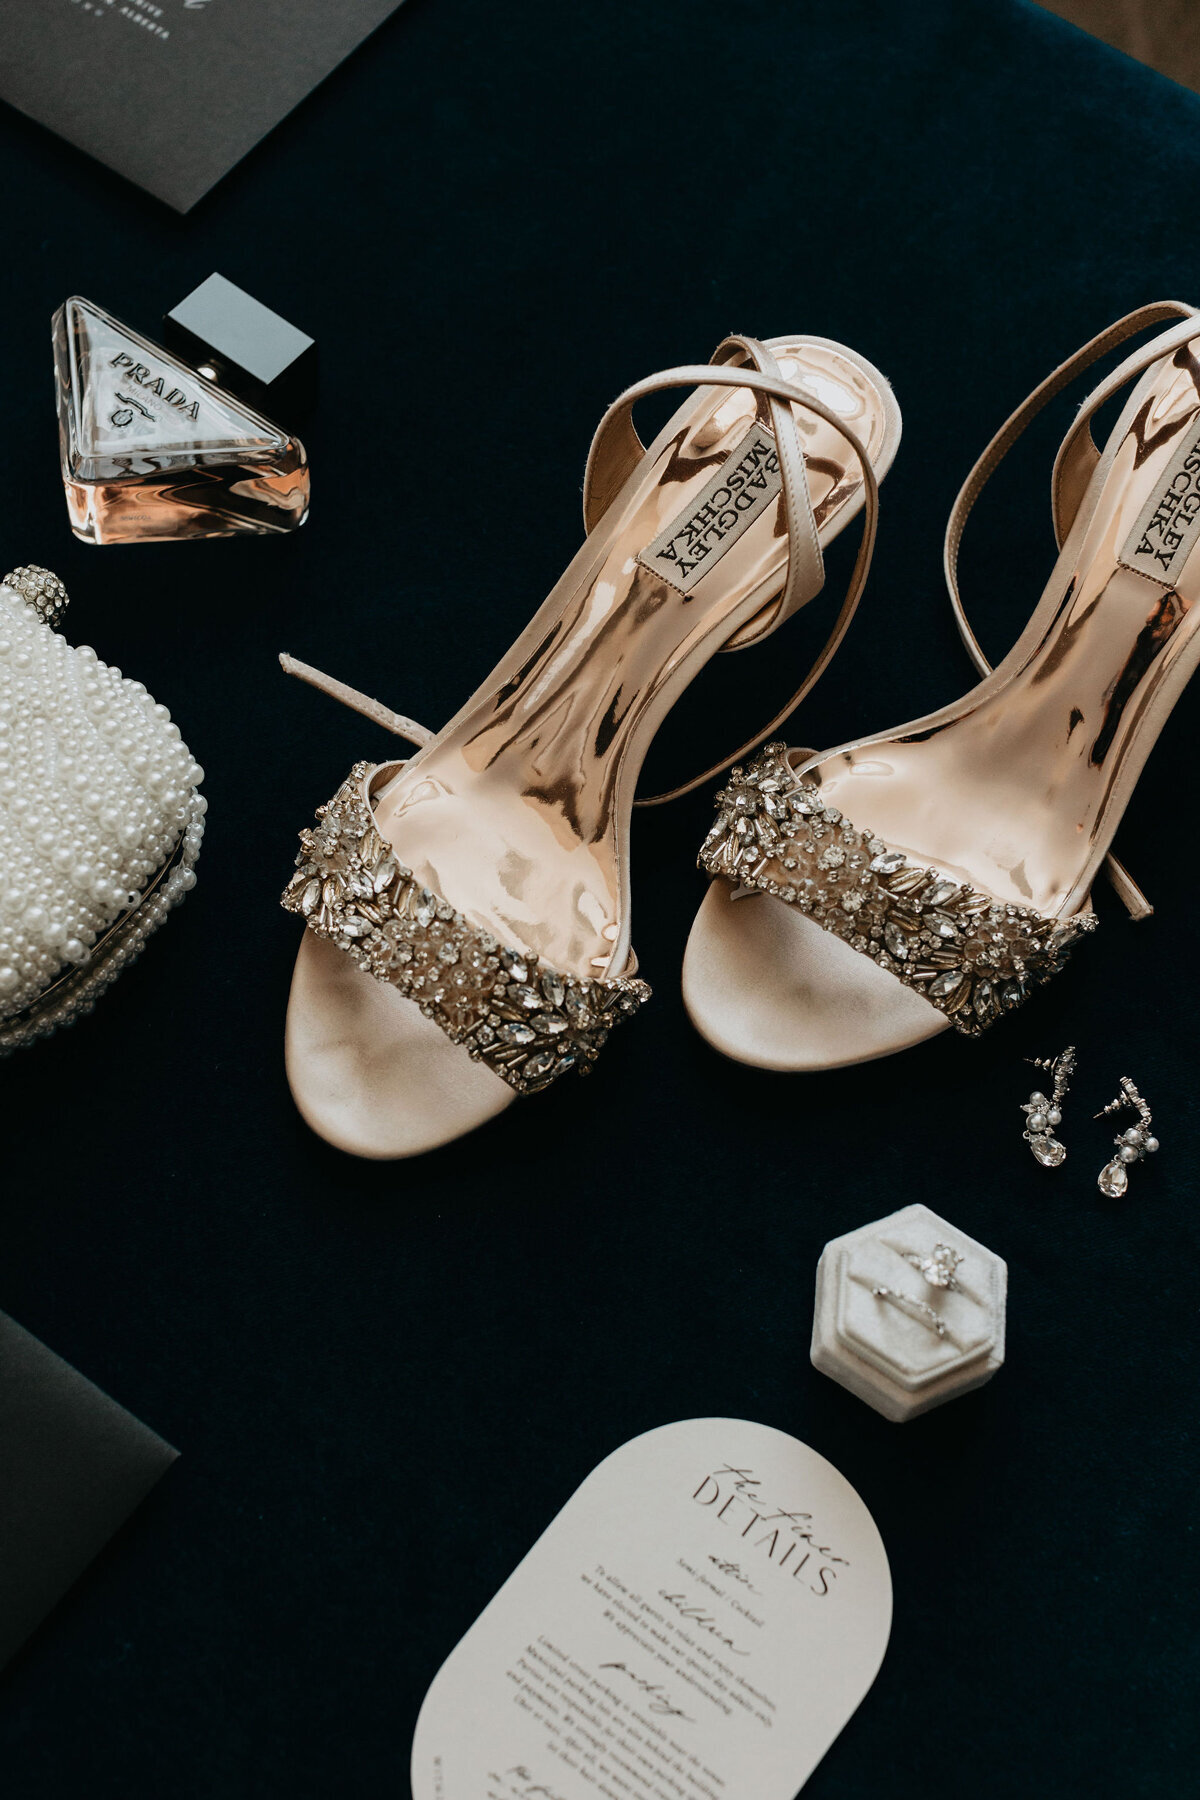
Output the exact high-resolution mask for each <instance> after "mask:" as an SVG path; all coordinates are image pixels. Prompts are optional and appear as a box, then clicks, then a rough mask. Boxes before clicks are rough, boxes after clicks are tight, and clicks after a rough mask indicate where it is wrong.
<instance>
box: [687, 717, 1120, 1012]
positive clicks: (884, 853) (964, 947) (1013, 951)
mask: <svg viewBox="0 0 1200 1800" xmlns="http://www.w3.org/2000/svg"><path fill="white" fill-rule="evenodd" d="M717 803H718V807H719V811H718V813H717V820H716V824H715V825H714V826H713V828H712V830H711V831H710V832H709V834H708V837H707V838H706V839H705V841H704V844H703V846H702V848H701V851H700V866H701V868H703V869H707V871H708V873H709V874H710V875H722V876H725V877H726V879H728V880H730V881H733V882H736V883H738V884H739V885H740V886H742V887H744V888H750V889H753V890H755V891H757V892H760V893H765V894H774V895H775V896H776V897H777V898H778V899H780V900H783V901H784V902H786V904H787V905H789V906H794V907H796V909H797V911H799V912H802V913H805V914H807V915H808V917H810V918H811V919H813V920H814V921H815V922H816V924H818V925H821V926H823V927H824V929H825V930H826V931H832V932H833V933H834V935H835V936H836V937H840V938H842V939H843V940H844V941H845V942H846V943H847V944H849V945H851V947H852V948H853V949H855V950H860V951H861V952H862V953H863V954H864V955H865V956H869V957H870V958H871V960H872V961H873V962H877V963H878V964H879V966H880V968H881V969H887V970H889V972H890V973H891V974H893V975H895V976H897V977H898V979H899V980H901V981H902V982H904V984H905V986H906V987H910V988H913V989H914V990H915V991H916V992H917V993H918V994H920V995H922V996H923V998H924V999H926V1000H928V1001H929V1002H930V1004H931V1005H933V1006H936V1007H937V1008H938V1010H939V1012H943V1013H945V1014H946V1016H947V1018H948V1019H949V1020H950V1023H951V1024H952V1025H953V1026H954V1028H955V1030H956V1031H961V1032H962V1033H963V1034H964V1035H965V1036H967V1037H978V1036H979V1034H980V1033H981V1032H982V1031H983V1030H984V1028H985V1027H986V1026H988V1025H990V1024H991V1023H992V1021H993V1020H994V1019H997V1018H999V1017H1000V1015H1001V1014H1002V1013H1005V1012H1008V1011H1011V1009H1012V1008H1013V1007H1015V1006H1020V1004H1021V1002H1022V1001H1023V1000H1025V999H1027V998H1028V996H1029V994H1030V993H1031V992H1032V990H1033V989H1034V988H1035V987H1037V986H1039V985H1040V984H1041V983H1042V982H1043V981H1048V980H1049V978H1050V976H1051V975H1054V974H1056V973H1057V972H1058V970H1059V969H1061V968H1062V966H1063V963H1064V961H1065V958H1066V953H1067V951H1068V949H1069V948H1070V946H1071V944H1072V943H1073V942H1074V940H1075V939H1076V938H1078V937H1080V936H1082V935H1083V934H1084V933H1085V932H1089V931H1094V930H1095V927H1096V923H1097V921H1096V915H1095V913H1092V912H1083V913H1076V914H1075V916H1074V917H1073V918H1070V919H1064V920H1059V919H1050V918H1046V917H1044V916H1043V915H1042V914H1041V913H1037V912H1034V911H1033V910H1032V909H1031V908H1029V907H1025V906H1010V905H1007V904H1006V903H1005V902H1003V901H1000V900H997V899H996V898H995V897H994V896H993V895H991V894H985V893H982V892H981V891H980V890H979V889H978V888H973V887H970V886H969V885H967V884H966V883H965V882H958V881H951V880H950V879H949V878H948V877H947V876H945V875H943V874H942V873H941V872H940V871H939V870H937V869H930V868H927V867H925V866H924V865H923V864H921V863H918V862H914V861H913V860H912V858H910V857H908V856H906V855H905V854H904V852H903V851H901V850H893V849H892V848H891V847H890V845H888V844H886V843H884V841H883V840H882V838H877V837H873V836H872V835H871V833H870V832H867V831H859V830H858V829H857V827H856V826H854V825H852V824H851V822H850V821H849V820H848V819H846V818H844V817H843V816H842V814H841V813H840V812H839V811H838V810H837V808H836V807H833V806H827V805H826V804H825V802H824V801H823V800H822V799H821V796H820V793H819V791H818V789H817V788H816V786H815V785H814V784H813V783H811V782H806V781H797V779H796V775H795V772H794V771H793V769H792V768H791V766H790V764H789V763H788V761H787V751H786V747H785V746H784V745H783V744H768V745H767V748H766V749H765V750H764V751H763V753H762V755H761V756H760V757H758V759H757V760H756V761H755V762H753V763H752V764H751V765H750V767H749V768H748V769H745V770H742V769H734V770H733V771H732V774H731V778H730V781H729V783H728V785H727V786H726V787H725V788H723V789H722V791H721V792H720V794H718V796H717Z"/></svg>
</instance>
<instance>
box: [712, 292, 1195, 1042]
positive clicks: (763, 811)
mask: <svg viewBox="0 0 1200 1800" xmlns="http://www.w3.org/2000/svg"><path fill="white" fill-rule="evenodd" d="M1165 319H1171V320H1174V321H1175V322H1174V323H1173V324H1172V325H1170V326H1169V328H1168V329H1167V330H1165V331H1163V332H1161V333H1160V334H1159V336H1157V337H1156V338H1155V339H1154V340H1153V341H1152V342H1151V343H1150V344H1148V345H1147V346H1146V347H1145V348H1143V349H1141V350H1139V351H1137V352H1135V353H1134V354H1133V355H1131V356H1128V357H1127V358H1126V359H1125V360H1124V361H1123V362H1122V363H1121V364H1120V366H1119V367H1118V368H1117V369H1116V370H1115V371H1114V372H1113V373H1112V374H1111V375H1109V376H1108V377H1107V378H1106V379H1105V380H1104V381H1102V382H1101V383H1100V385H1099V386H1098V387H1097V388H1096V389H1095V390H1094V392H1093V393H1092V394H1091V395H1090V396H1089V398H1088V400H1087V401H1086V402H1085V403H1084V405H1083V407H1082V408H1081V410H1080V412H1079V414H1078V416H1077V418H1076V420H1075V422H1074V424H1073V425H1072V427H1071V429H1070V431H1069V432H1068V433H1067V436H1066V438H1065V439H1064V441H1063V445H1062V448H1061V449H1060V451H1059V454H1058V458H1057V461H1056V463H1055V470H1054V486H1053V506H1054V520H1055V530H1056V536H1057V539H1058V542H1059V544H1060V545H1061V554H1060V555H1059V558H1058V562H1057V564H1056V566H1055V569H1054V573H1053V574H1052V576H1051V578H1050V582H1049V585H1048V586H1047V588H1046V591H1045V593H1044V594H1043V596H1042V599H1041V601H1040V603H1039V604H1038V606H1037V608H1036V610H1035V611H1034V613H1033V616H1032V618H1031V619H1030V621H1029V623H1028V625H1027V626H1026V628H1025V630H1024V632H1023V633H1022V634H1021V637H1020V639H1019V640H1018V642H1017V643H1016V644H1015V645H1014V647H1013V649H1012V650H1011V651H1010V652H1009V654H1008V656H1007V657H1006V658H1005V659H1004V661H1003V662H1002V663H1001V664H1000V665H999V667H997V668H996V669H995V670H994V671H990V670H988V665H987V661H986V658H985V657H984V656H983V652H982V650H980V649H979V646H978V644H977V642H976V640H975V638H974V634H973V633H972V632H971V630H970V627H969V625H968V624H967V622H966V618H965V615H964V613H963V611H962V603H961V598H960V596H959V593H958V580H957V559H958V547H959V542H960V539H961V536H962V529H963V525H964V523H965V521H966V518H967V516H968V514H969V512H970V510H971V507H972V506H973V505H974V503H975V501H976V500H977V498H978V496H979V493H980V491H981V490H982V488H983V486H984V484H985V482H986V481H987V479H988V477H989V476H990V475H991V473H992V472H993V470H994V469H995V467H996V465H997V463H998V462H999V461H1000V459H1001V458H1002V457H1003V456H1004V455H1005V454H1006V452H1007V451H1008V450H1009V449H1010V448H1011V446H1012V444H1013V443H1014V442H1015V441H1016V439H1017V438H1018V437H1019V436H1020V434H1021V432H1022V431H1023V430H1024V429H1025V427H1026V425H1028V423H1029V422H1030V420H1031V419H1032V418H1033V417H1034V416H1035V415H1036V414H1037V413H1038V412H1039V411H1040V410H1041V408H1042V407H1043V406H1044V405H1045V404H1046V402H1047V401H1048V400H1049V399H1050V398H1051V397H1052V396H1053V395H1054V394H1056V393H1058V392H1059V390H1060V389H1061V388H1062V387H1064V386H1065V385H1066V383H1067V382H1068V381H1069V380H1071V379H1072V378H1073V377H1074V376H1075V375H1077V374H1078V373H1079V372H1080V371H1081V370H1082V369H1083V368H1085V367H1087V366H1088V364H1090V363H1091V362H1094V361H1095V360H1096V359H1097V358H1098V357H1100V356H1102V355H1104V354H1105V353H1106V352H1107V351H1109V350H1112V349H1114V348H1115V347H1116V346H1117V345H1118V344H1120V343H1121V342H1123V341H1124V340H1125V339H1126V338H1127V337H1129V336H1131V335H1133V334H1134V333H1135V332H1138V331H1141V330H1144V329H1145V328H1147V327H1148V326H1151V325H1155V324H1160V323H1162V321H1163V320H1165ZM1198 343H1200V319H1198V318H1197V315H1196V310H1195V308H1193V307H1190V306H1187V305H1185V304H1184V303H1182V302H1179V301H1163V302H1160V303H1156V304H1155V305H1152V306H1148V307H1143V308H1141V309H1140V310H1139V311H1138V312H1135V313H1132V314H1130V315H1129V316H1128V317H1127V318H1125V319H1122V320H1119V321H1118V322H1117V323H1116V324H1115V325H1113V326H1111V327H1110V328H1109V329H1108V330H1107V331H1105V332H1102V333H1101V334H1100V336H1099V337H1097V338H1094V339H1093V340H1092V342H1091V343H1090V344H1087V345H1085V346H1084V348H1083V349H1082V350H1080V351H1079V352H1077V354H1076V355H1075V356H1073V357H1071V358H1070V359H1069V361H1068V362H1066V363H1064V364H1063V365H1062V366H1061V368H1059V369H1057V370H1056V371H1055V372H1054V374H1053V375H1051V376H1050V377H1049V378H1048V379H1047V380H1046V381H1045V382H1043V383H1042V385H1041V387H1039V388H1038V389H1036V390H1035V392H1034V393H1033V394H1032V395H1031V396H1030V397H1029V399H1028V400H1027V401H1026V402H1025V403H1024V404H1023V405H1022V406H1021V407H1020V408H1018V410H1017V412H1015V413H1014V414H1013V416H1012V417H1011V418H1010V419H1009V420H1008V421H1007V423H1006V424H1005V425H1004V426H1003V427H1002V428H1001V430H1000V431H999V432H998V433H997V434H996V436H995V438H993V440H992V442H991V444H989V446H988V448H987V450H985V452H984V454H983V456H982V457H981V458H980V460H979V462H978V463H977V464H976V466H975V468H974V469H973V470H972V472H971V475H970V476H969V477H968V479H967V481H966V483H965V484H964V486H963V489H962V491H961V493H960V495H959V497H958V500H957V502H956V504H955V507H954V509H953V511H952V513H951V517H950V523H949V527H948V529H947V534H946V559H945V561H946V579H947V582H948V584H949V588H950V593H951V599H952V603H953V605H954V608H955V613H956V617H957V618H958V620H959V625H960V629H961V630H962V632H963V635H964V640H965V641H966V642H967V644H968V648H969V649H971V651H972V654H973V655H974V656H975V659H976V662H977V666H980V667H981V668H983V669H984V670H985V671H988V672H987V673H986V674H985V678H984V680H983V681H981V682H980V683H979V685H978V686H977V687H976V688H974V689H973V690H972V691H971V692H970V693H969V694H967V695H966V696H965V698H963V699H962V700H960V701H958V702H956V703H955V704H954V705H953V706H948V707H945V708H943V709H942V710H941V711H940V712H935V713H930V714H929V715H928V716H927V717H925V718H923V719H918V720H916V721H915V722H914V723H912V724H909V725H906V726H903V727H901V728H900V730H898V731H893V732H889V733H881V734H880V735H879V736H877V737H870V738H864V739H862V740H860V741H857V742H855V743H851V744H846V745H843V746H842V747H841V748H839V749H836V750H833V751H831V752H828V753H827V754H825V755H821V756H817V755H814V754H813V753H812V752H808V751H788V750H786V749H785V747H784V746H783V745H781V744H773V745H771V746H769V747H768V749H767V751H766V752H765V753H764V755H763V756H762V757H761V758H760V759H759V760H758V761H757V762H756V763H755V764H754V765H753V766H752V767H751V768H750V769H749V770H747V771H745V772H743V771H741V770H737V769H735V770H734V772H733V778H732V780H731V781H730V783H729V784H728V786H727V787H726V788H725V790H724V791H723V793H722V794H721V795H720V796H719V805H720V810H719V813H718V816H717V822H716V824H715V826H714V827H713V830H712V831H711V833H710V834H709V837H708V839H707V840H706V842H705V844H704V847H703V849H702V851H701V856H700V860H701V864H702V866H703V867H704V868H705V869H707V870H708V872H709V873H710V874H711V875H713V876H714V877H715V878H716V879H714V881H713V883H712V885H711V886H710V888H709V891H708V895H707V897H706V899H705V901H704V903H703V905H702V906H701V908H700V911H699V914H698V916H697V918H696V921H695V924H694V926H693V928H692V932H691V936H690V939H689V942H688V948H687V954H686V957H685V962H684V976H683V987H684V998H685V1001H686V1004H687V1008H688V1011H689V1014H690V1016H691V1018H692V1020H693V1023H694V1024H695V1025H696V1027H697V1029H698V1030H699V1031H701V1032H702V1033H703V1035H704V1036H705V1037H706V1038H707V1039H708V1040H709V1041H710V1042H711V1043H712V1044H714V1045H715V1046H716V1047H717V1048H718V1049H720V1050H722V1051H724V1052H725V1053H726V1054H727V1055H729V1056H733V1057H736V1058H738V1059H739V1060H740V1061H743V1062H748V1063H753V1064H757V1065H759V1066H761V1067H766V1068H773V1069H795V1070H799V1069H824V1068H835V1067H839V1066H842V1065H845V1064H848V1063H856V1062H863V1061H866V1060H868V1059H869V1058H872V1057H877V1056H885V1055H887V1054H889V1053H890V1052H893V1051H897V1050H903V1049H905V1048H907V1047H909V1046H910V1045H913V1044H917V1043H920V1042H922V1041H923V1040H924V1039H926V1038H930V1037H933V1036H935V1035H936V1034H937V1033H939V1032H941V1031H945V1030H947V1029H948V1028H949V1027H950V1026H953V1027H954V1028H955V1029H957V1030H958V1031H960V1032H962V1033H963V1034H964V1035H967V1036H976V1035H978V1033H980V1032H981V1031H983V1030H984V1029H986V1027H987V1026H988V1025H990V1024H991V1023H992V1022H993V1021H994V1020H996V1019H998V1018H1000V1017H1001V1016H1003V1015H1004V1014H1005V1013H1007V1012H1009V1011H1011V1010H1012V1009H1013V1008H1014V1007H1016V1006H1019V1005H1021V1003H1022V1002H1023V1001H1024V1000H1025V999H1026V998H1027V997H1028V995H1029V994H1030V993H1031V992H1032V990H1033V989H1034V988H1035V987H1036V986H1038V985H1039V984H1040V983H1041V982H1043V981H1045V980H1048V979H1049V977H1050V976H1051V975H1053V974H1054V973H1055V972H1056V971H1057V970H1058V969H1059V968H1061V967H1062V963H1063V959H1064V956H1065V955H1066V952H1067V951H1068V949H1069V948H1070V947H1071V945H1072V944H1073V943H1074V941H1075V940H1076V939H1077V938H1078V937H1080V936H1081V935H1082V934H1084V933H1086V932H1088V931H1090V930H1091V929H1092V928H1093V927H1094V925H1095V922H1096V921H1095V915H1094V914H1093V913H1092V911H1091V908H1090V891H1091V886H1092V882H1093V881H1094V879H1095V876H1096V873H1097V871H1098V869H1099V868H1100V866H1101V864H1102V863H1103V862H1104V861H1105V858H1106V855H1107V853H1108V849H1109V844H1110V842H1111V840H1112V836H1113V833H1114V832H1115V831H1116V828H1117V825H1118V823H1119V821H1120V818H1121V815H1122V813H1123V812H1124V810H1125V807H1126V805H1127V803H1128V800H1129V798H1130V795H1131V793H1132V791H1133V787H1134V784H1135V782H1136V780H1137V777H1138V775H1139V773H1140V771H1141V768H1142V765H1143V764H1144V762H1145V760H1146V757H1147V755H1148V754H1149V752H1150V750H1151V748H1152V747H1153V744H1154V741H1155V739H1156V738H1157V736H1158V733H1159V731H1160V730H1161V728H1162V725H1163V723H1164V721H1165V719H1166V718H1167V715H1168V714H1169V713H1170V711H1171V708H1172V707H1173V706H1174V704H1175V702H1176V700H1177V699H1178V697H1179V695H1180V694H1181V693H1182V691H1183V688H1184V687H1185V685H1186V683H1187V682H1188V680H1189V679H1190V677H1191V674H1192V672H1193V670H1194V669H1195V667H1196V664H1197V661H1198V660H1200V631H1198V630H1197V629H1196V625H1197V620H1198V619H1200V608H1198V607H1197V606H1196V604H1195V602H1196V601H1197V600H1198V599H1200V557H1193V556H1192V551H1193V549H1194V548H1195V545H1196V543H1197V540H1198V539H1200V361H1198V360H1197V355H1196V351H1197V347H1198ZM1129 382H1136V383H1137V385H1136V387H1135V388H1134V391H1133V393H1132V395H1131V396H1130V398H1129V399H1128V401H1127V403H1126V405H1125V408H1124V411H1123V412H1122V414H1121V417H1120V418H1119V419H1118V421H1117V424H1116V426H1115V427H1114V429H1113V432H1112V435H1111V437H1110V438H1109V441H1108V445H1107V447H1106V449H1105V451H1104V453H1103V455H1102V454H1101V453H1100V451H1099V450H1098V448H1097V447H1096V444H1095V443H1094V441H1093V439H1092V435H1091V427H1090V422H1091V419H1092V418H1093V416H1094V414H1095V412H1096V410H1097V408H1098V407H1100V406H1101V405H1102V404H1103V403H1104V401H1106V400H1107V399H1109V398H1110V397H1112V396H1113V395H1115V394H1116V393H1118V392H1119V391H1120V390H1121V389H1122V388H1123V387H1125V386H1126V385H1127V384H1128V383H1129ZM1110 873H1111V874H1112V875H1113V878H1114V882H1115V885H1116V886H1117V889H1118V892H1119V893H1120V894H1121V897H1122V898H1123V900H1124V901H1125V904H1126V905H1127V907H1128V908H1129V910H1130V912H1131V913H1132V914H1133V915H1134V916H1135V917H1138V916H1144V915H1145V913H1146V912H1147V911H1148V910H1149V907H1148V903H1147V902H1146V901H1145V899H1144V897H1143V896H1142V895H1141V892H1140V890H1139V889H1138V888H1137V886H1136V884H1135V883H1133V882H1132V880H1131V878H1130V877H1129V876H1128V875H1127V873H1126V871H1125V870H1124V869H1122V868H1121V866H1120V865H1119V864H1116V863H1111V864H1110Z"/></svg>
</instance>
